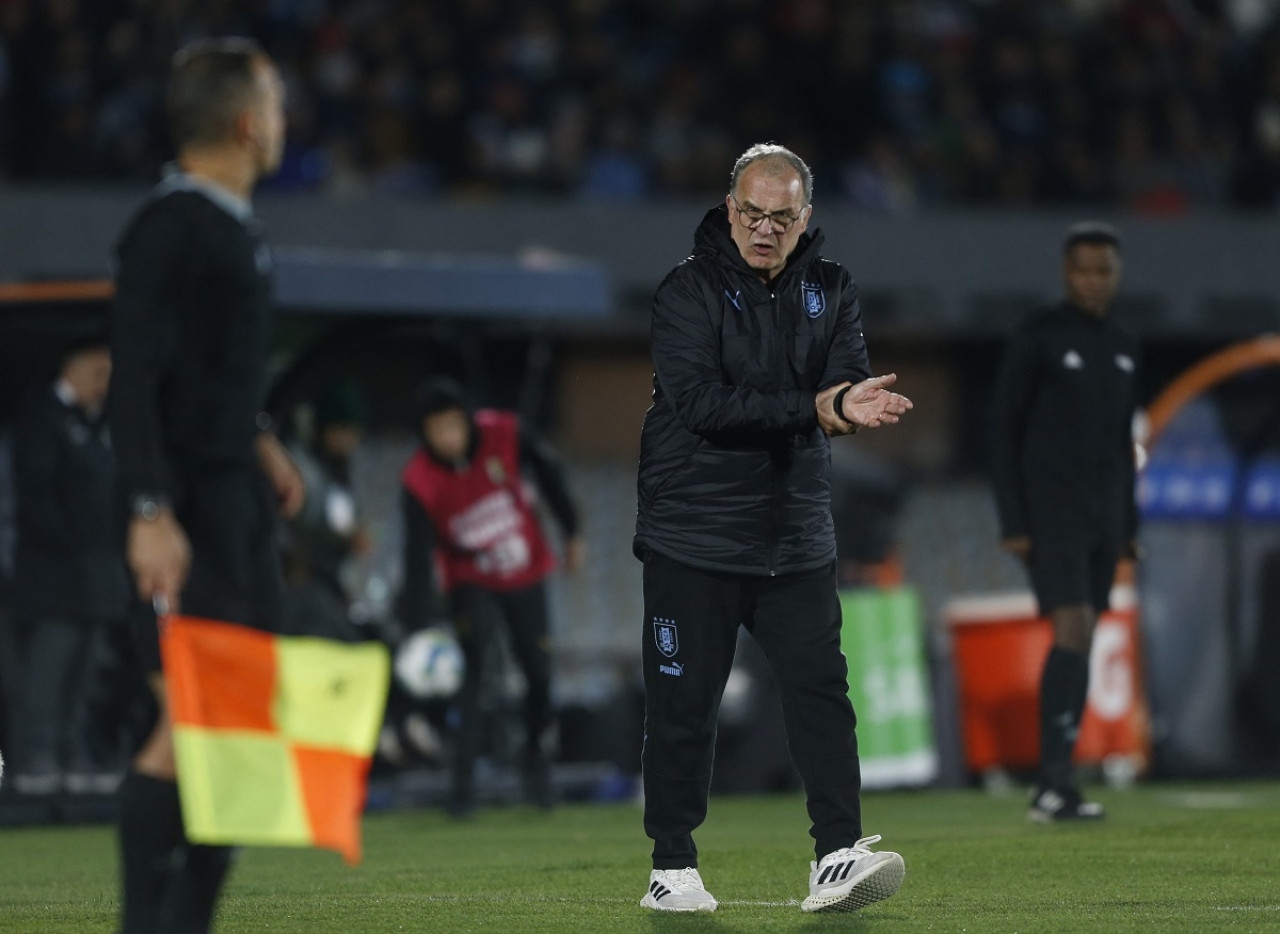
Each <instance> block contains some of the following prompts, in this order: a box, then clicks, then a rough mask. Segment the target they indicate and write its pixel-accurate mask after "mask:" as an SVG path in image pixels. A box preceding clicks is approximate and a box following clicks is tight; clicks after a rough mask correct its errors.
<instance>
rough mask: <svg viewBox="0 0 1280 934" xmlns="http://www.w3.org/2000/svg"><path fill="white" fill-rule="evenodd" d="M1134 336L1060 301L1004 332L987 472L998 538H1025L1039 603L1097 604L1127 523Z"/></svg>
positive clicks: (1129, 531) (1130, 532) (1129, 527)
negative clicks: (1029, 544) (1008, 335)
mask: <svg viewBox="0 0 1280 934" xmlns="http://www.w3.org/2000/svg"><path fill="white" fill-rule="evenodd" d="M1140 360H1141V358H1140V349H1139V346H1138V341H1137V338H1135V337H1134V336H1133V335H1132V334H1130V333H1129V332H1128V331H1126V330H1125V329H1124V328H1123V327H1121V326H1120V325H1119V324H1117V323H1116V322H1115V321H1114V320H1113V319H1112V318H1111V317H1109V316H1108V317H1105V318H1096V317H1091V316H1089V315H1086V314H1085V313H1084V312H1082V311H1080V310H1078V309H1076V308H1074V307H1072V306H1071V305H1070V304H1069V303H1066V302H1064V303H1062V304H1060V305H1057V306H1055V307H1053V308H1049V309H1046V310H1044V311H1041V312H1039V313H1037V314H1033V315H1032V316H1030V317H1029V318H1028V319H1027V320H1026V321H1025V322H1024V323H1023V325H1022V326H1021V327H1020V328H1019V329H1018V330H1017V331H1016V332H1015V333H1014V334H1013V336H1012V337H1011V338H1010V340H1009V343H1008V346H1007V348H1006V350H1005V355H1004V360H1003V363H1002V366H1001V369H1000V374H999V377H998V381H997V386H996V391H995V399H994V402H993V405H992V412H991V441H992V458H991V472H992V480H993V483H994V486H995V495H996V504H997V509H998V511H999V515H1000V528H1001V533H1002V535H1003V537H1004V538H1006V539H1010V538H1019V537H1024V536H1025V537H1029V538H1030V539H1031V540H1032V542H1033V546H1032V551H1031V555H1030V563H1029V569H1030V573H1031V580H1032V585H1033V587H1034V588H1035V592H1036V597H1037V599H1038V601H1039V603H1040V609H1041V612H1044V613H1048V612H1050V611H1051V610H1053V609H1056V608H1057V607H1060V606H1067V605H1069V604H1075V603H1087V604H1090V605H1092V606H1093V607H1094V608H1095V609H1097V610H1099V611H1102V610H1105V609H1106V608H1107V606H1108V602H1109V593H1110V591H1111V583H1112V580H1113V579H1114V577H1115V569H1116V561H1117V560H1118V559H1119V558H1120V555H1121V552H1122V550H1123V548H1124V547H1125V546H1126V545H1127V543H1128V542H1130V541H1132V540H1133V537H1134V535H1135V534H1136V533H1137V525H1138V522H1137V507H1136V503H1135V499H1134V464H1133V443H1132V431H1133V429H1132V425H1133V416H1134V412H1135V411H1136V408H1137V376H1138V365H1139V363H1140Z"/></svg>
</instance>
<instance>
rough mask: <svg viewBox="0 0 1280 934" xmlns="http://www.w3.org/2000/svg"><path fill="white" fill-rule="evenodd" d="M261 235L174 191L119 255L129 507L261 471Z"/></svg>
mask: <svg viewBox="0 0 1280 934" xmlns="http://www.w3.org/2000/svg"><path fill="white" fill-rule="evenodd" d="M270 265H271V261H270V254H269V252H268V250H267V248H266V245H265V243H264V242H263V240H262V238H261V236H260V235H259V233H258V231H257V229H256V224H255V223H254V222H253V220H252V219H251V218H249V217H247V216H241V217H237V216H235V215H234V214H233V213H232V211H231V210H229V209H228V208H227V206H226V205H225V204H219V203H216V202H215V200H213V199H212V198H211V197H210V196H209V195H208V194H206V193H204V192H202V191H199V190H192V189H190V188H183V187H176V188H175V187H173V186H172V185H170V186H168V190H166V186H162V187H161V188H160V189H159V190H158V192H157V196H156V197H155V198H153V199H152V200H151V201H149V202H148V203H147V204H146V205H144V206H143V208H142V209H141V210H140V211H139V212H138V214H137V216H136V217H135V218H134V219H133V220H132V222H131V223H130V224H129V226H128V228H127V229H126V230H125V232H124V235H123V236H122V238H121V240H120V243H119V245H118V247H117V265H116V296H115V302H114V305H113V308H112V318H111V352H112V363H113V369H112V379H111V402H110V409H109V411H110V418H111V433H112V440H113V441H114V443H115V449H116V456H117V459H118V463H119V474H120V483H121V487H122V488H123V490H124V492H125V494H126V495H127V496H129V497H131V498H132V497H134V496H142V495H150V496H165V497H170V498H173V497H175V496H176V497H178V498H180V497H181V487H182V485H183V484H184V483H185V482H191V481H189V480H188V477H189V476H190V475H192V474H193V473H200V472H204V471H208V470H227V469H242V468H244V467H247V466H249V465H252V464H253V463H254V462H255V461H254V445H253V442H254V437H255V435H256V432H257V426H256V422H255V420H256V417H257V414H258V412H259V410H260V408H261V405H262V401H263V392H264V385H263V381H264V375H263V374H264V373H265V371H266V360H267V350H268V342H269V338H270V332H271V319H272V312H271V276H270Z"/></svg>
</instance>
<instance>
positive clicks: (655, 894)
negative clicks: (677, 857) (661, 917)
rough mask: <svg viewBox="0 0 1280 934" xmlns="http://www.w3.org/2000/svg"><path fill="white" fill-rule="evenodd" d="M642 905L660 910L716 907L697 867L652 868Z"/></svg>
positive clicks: (700, 909)
mask: <svg viewBox="0 0 1280 934" xmlns="http://www.w3.org/2000/svg"><path fill="white" fill-rule="evenodd" d="M640 907H641V908H656V909H658V910H659V911H715V910H716V900H715V896H713V895H712V894H711V893H710V892H708V891H707V890H706V888H704V887H703V885H702V876H700V875H698V870H696V869H655V870H654V871H653V872H651V873H649V891H648V893H647V894H646V895H645V897H644V898H642V899H640Z"/></svg>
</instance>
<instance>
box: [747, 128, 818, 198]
mask: <svg viewBox="0 0 1280 934" xmlns="http://www.w3.org/2000/svg"><path fill="white" fill-rule="evenodd" d="M756 162H764V163H765V164H773V165H778V164H781V165H785V166H788V167H789V168H791V169H794V170H795V173H796V174H797V175H799V176H800V187H801V190H802V193H803V194H804V203H805V205H806V206H807V205H808V204H809V203H810V202H811V201H812V200H813V172H812V171H811V170H810V168H809V166H807V165H805V161H804V160H803V159H801V158H800V157H799V156H797V155H796V154H795V153H794V152H792V151H791V150H790V149H788V148H787V147H786V146H779V145H778V144H777V143H756V144H755V145H754V146H752V147H751V148H750V149H748V150H747V151H746V152H744V153H743V154H742V155H740V156H738V161H737V162H735V163H734V164H733V171H732V172H731V173H730V174H729V192H730V194H737V191H738V180H739V179H740V178H742V173H743V172H745V171H746V170H747V166H749V165H752V164H754V163H756Z"/></svg>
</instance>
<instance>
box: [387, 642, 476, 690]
mask: <svg viewBox="0 0 1280 934" xmlns="http://www.w3.org/2000/svg"><path fill="white" fill-rule="evenodd" d="M395 672H396V679H397V680H398V681H399V682H400V685H401V686H402V687H403V688H404V689H405V690H406V691H408V692H409V694H410V695H412V696H413V697H416V698H419V699H421V700H429V699H433V698H437V699H443V698H448V697H452V696H453V695H454V694H456V693H458V689H459V688H460V687H462V678H463V675H464V674H465V673H466V660H465V659H464V658H463V655H462V648H461V647H460V646H459V645H458V640H457V639H456V638H454V635H453V633H451V632H450V631H449V630H447V629H442V628H440V627H437V626H433V627H431V628H430V629H423V630H421V631H420V632H415V633H414V634H413V635H411V636H410V637H409V638H407V639H405V640H404V642H402V643H400V648H398V649H396V657H395Z"/></svg>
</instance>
